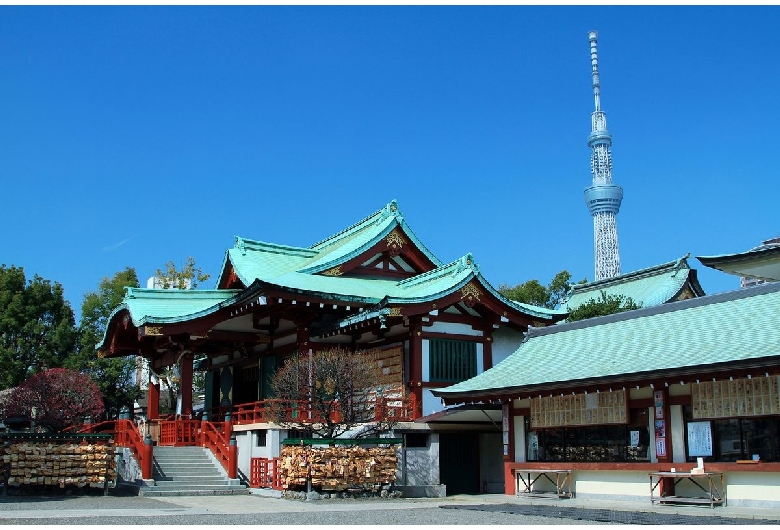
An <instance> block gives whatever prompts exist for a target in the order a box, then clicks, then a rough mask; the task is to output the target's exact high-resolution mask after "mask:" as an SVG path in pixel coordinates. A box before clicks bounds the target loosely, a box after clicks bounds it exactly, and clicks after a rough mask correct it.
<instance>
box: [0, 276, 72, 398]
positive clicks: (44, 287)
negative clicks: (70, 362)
mask: <svg viewBox="0 0 780 530" xmlns="http://www.w3.org/2000/svg"><path fill="white" fill-rule="evenodd" d="M76 341H77V330H76V323H75V316H74V314H73V310H72V309H71V307H70V304H69V303H68V302H67V301H66V300H65V298H64V295H63V289H62V286H61V285H60V284H59V283H57V282H54V283H52V282H50V281H49V280H44V279H43V278H41V277H40V276H38V275H37V274H36V275H35V276H34V277H33V279H32V280H30V281H27V279H26V277H25V274H24V269H23V268H22V267H15V266H13V265H12V266H10V267H7V266H6V265H5V264H3V265H0V366H1V367H2V369H0V390H2V389H7V388H13V387H16V386H18V385H20V384H21V383H22V382H23V381H25V380H26V379H27V378H29V377H30V376H32V375H34V374H36V373H38V372H41V371H43V370H46V369H48V368H57V367H61V366H63V363H64V362H65V360H66V359H67V357H68V356H69V355H71V354H73V352H74V350H75V347H76Z"/></svg>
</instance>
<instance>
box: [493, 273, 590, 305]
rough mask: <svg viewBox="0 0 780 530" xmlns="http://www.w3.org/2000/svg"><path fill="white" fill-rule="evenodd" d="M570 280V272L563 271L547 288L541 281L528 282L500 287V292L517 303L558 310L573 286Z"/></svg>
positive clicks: (583, 281)
mask: <svg viewBox="0 0 780 530" xmlns="http://www.w3.org/2000/svg"><path fill="white" fill-rule="evenodd" d="M570 280H571V274H570V273H569V271H566V270H563V271H561V272H559V273H558V274H556V275H555V277H553V279H552V280H551V281H550V283H549V284H548V285H547V286H544V285H542V284H541V283H540V282H539V280H528V281H527V282H525V283H521V284H518V285H515V286H510V285H507V284H502V285H499V287H498V292H500V293H501V294H502V295H504V296H505V297H507V298H509V299H510V300H514V301H516V302H520V303H523V304H530V305H535V306H539V307H546V308H548V309H556V308H557V307H559V306H560V305H561V302H562V301H563V300H564V299H565V298H566V294H567V293H568V292H569V289H570V288H571V286H572V284H571V281H570ZM585 282H587V280H586V279H583V280H580V281H579V282H578V283H585Z"/></svg>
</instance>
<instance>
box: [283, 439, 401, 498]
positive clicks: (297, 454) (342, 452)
mask: <svg viewBox="0 0 780 530" xmlns="http://www.w3.org/2000/svg"><path fill="white" fill-rule="evenodd" d="M397 468H398V458H397V456H396V453H395V448H393V447H389V448H387V447H369V448H363V447H336V446H331V447H311V446H285V447H283V448H282V452H281V455H280V458H279V471H280V473H281V479H282V486H283V487H284V488H285V489H297V488H302V487H306V485H307V481H308V480H309V478H311V485H312V487H315V488H319V489H322V490H324V491H342V490H347V489H360V490H366V491H370V490H377V489H379V488H380V487H381V486H382V485H383V484H392V483H395V479H396V471H397Z"/></svg>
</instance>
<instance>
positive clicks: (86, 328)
mask: <svg viewBox="0 0 780 530" xmlns="http://www.w3.org/2000/svg"><path fill="white" fill-rule="evenodd" d="M125 287H138V276H137V275H136V272H135V269H134V268H132V267H125V270H123V271H120V272H117V273H116V274H114V276H113V277H112V278H108V277H105V278H103V279H102V280H101V281H100V284H99V286H98V289H97V291H92V292H88V293H87V294H85V295H84V301H83V302H82V304H81V322H80V325H79V341H78V350H77V354H76V355H73V356H72V357H71V358H69V359H68V360H67V361H66V365H67V366H68V367H70V368H74V369H78V370H81V371H83V372H85V373H87V374H89V375H90V376H91V377H92V379H93V380H94V381H95V382H96V383H97V385H98V387H99V389H100V392H101V394H102V395H103V401H104V404H105V412H106V416H107V417H109V418H116V417H118V416H119V412H120V410H121V408H122V406H127V407H128V408H129V409H130V410H132V408H133V404H134V402H135V400H136V399H138V398H139V397H141V389H140V388H139V387H138V385H137V383H136V382H135V380H134V372H135V370H136V358H134V357H120V358H112V359H107V358H101V357H98V356H97V352H96V349H95V348H96V346H97V344H98V343H99V342H100V341H101V340H102V338H103V335H104V333H105V331H106V326H108V319H109V317H110V316H111V312H112V311H113V310H114V309H116V308H117V307H118V306H119V305H120V304H121V303H122V300H123V299H124V295H125Z"/></svg>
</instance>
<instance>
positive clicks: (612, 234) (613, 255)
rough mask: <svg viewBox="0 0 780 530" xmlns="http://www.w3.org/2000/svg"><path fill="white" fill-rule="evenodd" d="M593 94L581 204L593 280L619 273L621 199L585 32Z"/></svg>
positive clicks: (595, 68)
mask: <svg viewBox="0 0 780 530" xmlns="http://www.w3.org/2000/svg"><path fill="white" fill-rule="evenodd" d="M588 38H589V40H590V63H591V75H592V79H593V96H594V99H595V105H596V109H595V111H594V112H593V113H592V114H591V126H592V127H591V133H590V136H588V147H590V149H591V155H590V171H591V173H592V174H593V183H592V185H591V186H590V187H588V188H586V189H585V204H586V205H587V206H588V211H589V212H590V215H591V216H592V217H593V245H594V255H595V280H603V279H606V278H612V277H614V276H619V275H620V250H619V247H618V236H617V214H618V211H620V204H621V202H622V201H623V188H621V187H620V186H617V185H616V184H614V183H613V182H612V153H611V152H610V147H611V146H612V135H610V134H609V132H608V131H607V115H606V114H605V113H604V112H603V111H602V110H601V84H600V82H599V64H598V55H597V51H596V39H597V33H596V32H595V31H591V32H589V33H588Z"/></svg>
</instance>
